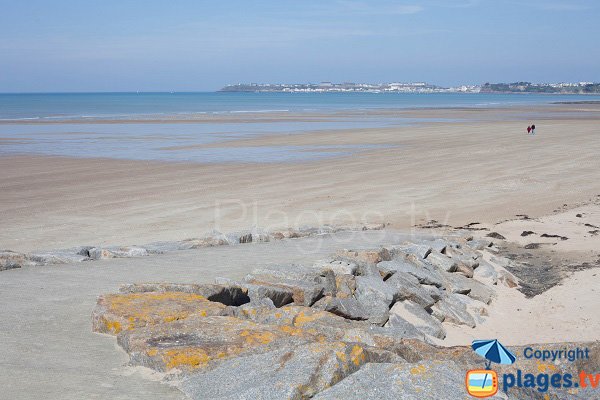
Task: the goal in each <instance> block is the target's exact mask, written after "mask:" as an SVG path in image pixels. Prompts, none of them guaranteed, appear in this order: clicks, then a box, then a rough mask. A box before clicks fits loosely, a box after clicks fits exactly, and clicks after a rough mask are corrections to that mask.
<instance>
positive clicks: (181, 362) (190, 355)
mask: <svg viewBox="0 0 600 400" xmlns="http://www.w3.org/2000/svg"><path fill="white" fill-rule="evenodd" d="M162 358H163V360H164V362H165V366H166V368H167V370H170V369H173V368H184V369H196V368H200V367H202V366H205V365H206V364H208V362H209V361H210V359H211V358H210V356H209V355H208V354H206V351H204V350H203V349H200V348H178V349H171V350H167V351H165V352H164V353H163V355H162Z"/></svg>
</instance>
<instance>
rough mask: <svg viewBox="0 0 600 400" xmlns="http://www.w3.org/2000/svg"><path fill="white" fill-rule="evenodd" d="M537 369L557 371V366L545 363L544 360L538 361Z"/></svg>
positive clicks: (540, 370)
mask: <svg viewBox="0 0 600 400" xmlns="http://www.w3.org/2000/svg"><path fill="white" fill-rule="evenodd" d="M537 369H538V371H539V372H548V371H556V366H554V365H553V364H545V363H543V362H540V361H538V362H537Z"/></svg>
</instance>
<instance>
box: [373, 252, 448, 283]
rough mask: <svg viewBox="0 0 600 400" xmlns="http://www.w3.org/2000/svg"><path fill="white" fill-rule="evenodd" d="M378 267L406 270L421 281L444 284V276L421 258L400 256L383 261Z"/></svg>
mask: <svg viewBox="0 0 600 400" xmlns="http://www.w3.org/2000/svg"><path fill="white" fill-rule="evenodd" d="M377 266H378V268H382V269H385V270H392V271H397V272H404V273H407V274H410V275H412V276H414V277H415V278H417V279H418V280H419V283H422V284H425V285H435V286H438V287H440V286H442V282H443V278H442V276H441V275H440V274H439V273H438V272H437V271H435V270H434V269H433V267H432V266H431V265H429V264H427V263H426V262H424V261H423V260H421V259H418V258H413V259H405V258H398V259H394V260H392V261H383V262H380V263H379V264H377Z"/></svg>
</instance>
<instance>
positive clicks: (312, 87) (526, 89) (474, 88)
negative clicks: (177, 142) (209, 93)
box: [220, 82, 600, 94]
mask: <svg viewBox="0 0 600 400" xmlns="http://www.w3.org/2000/svg"><path fill="white" fill-rule="evenodd" d="M220 91H221V92H291V93H294V92H298V93H302V92H309V93H310V92H314V93H320V92H366V93H479V92H484V93H565V94H569V93H571V94H586V93H600V84H598V83H593V82H577V83H564V82H563V83H530V82H515V83H485V84H483V85H460V86H454V87H442V86H436V85H432V84H429V83H426V82H392V83H354V82H343V83H332V82H321V83H238V84H236V85H227V86H225V87H224V88H223V89H221V90H220Z"/></svg>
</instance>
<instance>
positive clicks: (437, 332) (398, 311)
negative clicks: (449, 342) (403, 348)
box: [386, 300, 446, 339]
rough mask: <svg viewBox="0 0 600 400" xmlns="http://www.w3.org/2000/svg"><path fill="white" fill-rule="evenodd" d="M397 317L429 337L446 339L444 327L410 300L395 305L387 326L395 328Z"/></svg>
mask: <svg viewBox="0 0 600 400" xmlns="http://www.w3.org/2000/svg"><path fill="white" fill-rule="evenodd" d="M395 316H398V317H400V318H402V319H403V320H405V321H407V322H408V323H410V324H411V325H413V326H414V327H415V328H417V329H418V330H420V331H421V332H423V333H425V334H427V335H430V336H433V337H435V338H438V339H444V338H445V337H446V330H445V329H444V327H443V326H442V323H441V322H440V321H439V320H437V319H436V318H435V317H433V316H431V315H430V314H429V313H428V312H427V311H425V310H424V309H423V307H421V306H419V305H418V304H416V303H414V302H412V301H410V300H406V301H399V302H397V303H396V304H394V306H393V307H392V309H391V310H390V320H389V321H388V323H387V324H386V326H390V327H392V328H393V327H394V326H395V324H396V321H395V318H394V317H395Z"/></svg>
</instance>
